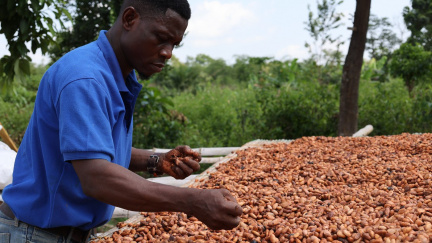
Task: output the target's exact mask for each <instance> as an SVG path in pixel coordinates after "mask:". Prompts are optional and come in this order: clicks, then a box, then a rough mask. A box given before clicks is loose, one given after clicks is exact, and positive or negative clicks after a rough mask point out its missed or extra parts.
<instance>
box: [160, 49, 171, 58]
mask: <svg viewBox="0 0 432 243" xmlns="http://www.w3.org/2000/svg"><path fill="white" fill-rule="evenodd" d="M172 51H173V47H171V46H165V47H164V48H162V49H161V51H160V55H161V56H163V57H165V59H170V58H171V57H172Z"/></svg>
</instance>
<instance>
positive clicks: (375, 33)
mask: <svg viewBox="0 0 432 243" xmlns="http://www.w3.org/2000/svg"><path fill="white" fill-rule="evenodd" d="M401 43H402V41H401V40H400V39H399V38H398V37H397V36H396V34H395V33H394V32H393V31H392V24H391V23H390V22H389V21H388V18H386V17H385V18H379V17H377V16H376V15H373V14H371V16H370V19H369V28H368V34H367V40H366V51H368V52H369V57H370V58H374V59H376V60H378V61H379V60H381V58H383V57H390V56H391V54H392V52H393V50H394V48H395V47H396V46H397V45H399V44H401Z"/></svg>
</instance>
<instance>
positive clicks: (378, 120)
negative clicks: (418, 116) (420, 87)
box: [358, 79, 412, 135]
mask: <svg viewBox="0 0 432 243" xmlns="http://www.w3.org/2000/svg"><path fill="white" fill-rule="evenodd" d="M403 87H404V86H403V82H401V80H400V79H396V80H392V81H390V82H385V83H380V82H370V81H369V80H362V81H361V82H360V92H359V94H360V95H359V121H358V122H359V127H364V126H366V125H368V124H372V125H373V126H374V134H383V135H394V134H400V133H403V132H408V130H409V127H408V126H407V125H408V122H409V119H410V117H411V111H412V101H411V100H410V97H409V94H408V92H407V90H406V89H404V88H403Z"/></svg>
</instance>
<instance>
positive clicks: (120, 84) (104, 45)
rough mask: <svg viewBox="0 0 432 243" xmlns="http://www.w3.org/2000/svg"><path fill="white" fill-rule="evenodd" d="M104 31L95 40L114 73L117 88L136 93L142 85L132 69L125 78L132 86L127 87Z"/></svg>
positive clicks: (121, 90)
mask: <svg viewBox="0 0 432 243" xmlns="http://www.w3.org/2000/svg"><path fill="white" fill-rule="evenodd" d="M106 32H107V31H106V30H102V31H100V33H99V38H98V39H97V41H96V42H97V44H98V46H99V48H100V49H101V51H102V53H103V55H104V57H105V60H106V62H107V63H108V66H109V68H110V69H111V72H112V73H113V75H114V79H115V82H116V84H117V88H118V89H119V91H120V92H132V93H133V94H134V95H136V94H137V93H139V91H140V90H141V87H142V85H141V84H140V83H138V80H137V78H136V75H135V71H134V70H132V72H130V73H129V75H128V76H127V77H126V79H127V81H128V82H131V87H133V88H132V90H129V89H128V88H127V86H126V83H125V80H124V78H123V74H122V71H121V69H120V64H119V63H118V60H117V57H116V55H115V53H114V50H113V48H112V46H111V44H110V43H109V41H108V38H107V36H106ZM137 91H138V92H137Z"/></svg>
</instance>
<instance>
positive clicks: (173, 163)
mask: <svg viewBox="0 0 432 243" xmlns="http://www.w3.org/2000/svg"><path fill="white" fill-rule="evenodd" d="M159 160H160V161H159V165H160V167H159V170H160V171H162V172H164V173H166V174H168V175H170V176H172V177H174V178H176V179H184V178H186V177H188V176H189V175H191V174H192V173H193V172H195V171H198V170H199V169H200V165H199V162H200V161H201V155H200V154H199V153H198V152H195V151H193V150H192V149H191V148H190V147H189V146H185V145H183V146H177V147H176V148H175V149H173V150H170V151H169V152H168V153H166V154H163V155H161V156H160V157H159Z"/></svg>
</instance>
